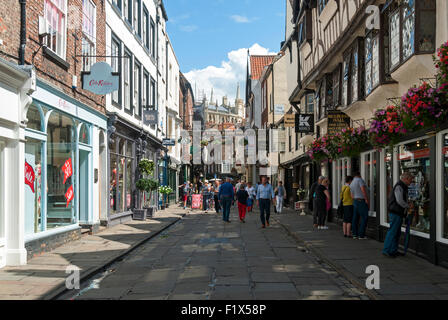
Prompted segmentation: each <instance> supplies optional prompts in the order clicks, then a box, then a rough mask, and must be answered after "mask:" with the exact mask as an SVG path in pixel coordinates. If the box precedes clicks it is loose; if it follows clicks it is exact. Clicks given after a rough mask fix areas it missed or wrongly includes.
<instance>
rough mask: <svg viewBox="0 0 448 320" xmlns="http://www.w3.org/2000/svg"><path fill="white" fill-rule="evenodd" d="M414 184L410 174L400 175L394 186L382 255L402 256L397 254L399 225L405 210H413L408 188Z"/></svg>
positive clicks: (388, 201) (388, 207) (388, 208)
mask: <svg viewBox="0 0 448 320" xmlns="http://www.w3.org/2000/svg"><path fill="white" fill-rule="evenodd" d="M413 182H414V176H413V175H412V174H411V173H410V172H405V173H403V174H402V175H401V177H400V181H398V182H397V184H396V185H395V186H394V189H393V190H392V192H391V194H390V195H389V199H388V200H387V210H388V211H389V218H390V229H389V231H388V232H387V235H386V240H385V241H384V248H383V254H384V255H385V256H388V257H391V258H395V257H397V256H399V255H402V254H401V253H399V252H398V242H399V240H400V235H401V225H402V224H403V218H404V217H405V216H406V211H407V209H413V207H414V206H413V204H412V203H411V204H410V205H409V204H408V187H409V186H410V185H411V184H412V183H413Z"/></svg>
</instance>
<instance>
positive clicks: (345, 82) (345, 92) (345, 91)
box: [342, 55, 350, 106]
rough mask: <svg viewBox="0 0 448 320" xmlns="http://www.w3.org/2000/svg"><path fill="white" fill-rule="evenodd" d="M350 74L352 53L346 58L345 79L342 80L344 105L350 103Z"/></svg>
mask: <svg viewBox="0 0 448 320" xmlns="http://www.w3.org/2000/svg"><path fill="white" fill-rule="evenodd" d="M349 74H350V55H348V56H347V57H346V58H345V60H344V67H343V80H342V105H343V106H346V105H347V104H348V77H349Z"/></svg>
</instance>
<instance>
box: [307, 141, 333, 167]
mask: <svg viewBox="0 0 448 320" xmlns="http://www.w3.org/2000/svg"><path fill="white" fill-rule="evenodd" d="M308 155H309V156H310V158H311V160H313V161H315V162H318V163H320V162H322V161H324V160H326V159H328V150H327V137H326V136H323V137H321V138H317V139H316V140H314V141H313V143H312V144H311V147H310V149H309V150H308Z"/></svg>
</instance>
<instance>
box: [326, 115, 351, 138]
mask: <svg viewBox="0 0 448 320" xmlns="http://www.w3.org/2000/svg"><path fill="white" fill-rule="evenodd" d="M350 125H351V120H350V117H349V116H348V115H346V114H345V113H343V112H340V111H329V112H328V127H327V133H328V134H329V135H331V136H335V135H336V134H338V133H340V132H341V131H342V129H347V128H349V127H350Z"/></svg>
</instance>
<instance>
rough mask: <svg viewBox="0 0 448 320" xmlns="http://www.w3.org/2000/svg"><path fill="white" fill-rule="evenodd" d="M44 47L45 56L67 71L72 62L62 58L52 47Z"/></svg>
mask: <svg viewBox="0 0 448 320" xmlns="http://www.w3.org/2000/svg"><path fill="white" fill-rule="evenodd" d="M43 49H44V56H46V57H47V58H48V59H49V60H51V61H52V62H54V63H55V64H57V65H58V66H59V67H61V68H62V69H64V70H65V71H67V70H68V69H69V68H70V64H69V63H68V62H67V61H65V60H64V59H62V58H61V57H60V56H58V55H57V54H56V53H55V52H53V51H52V50H51V49H48V47H44V48H43Z"/></svg>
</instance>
